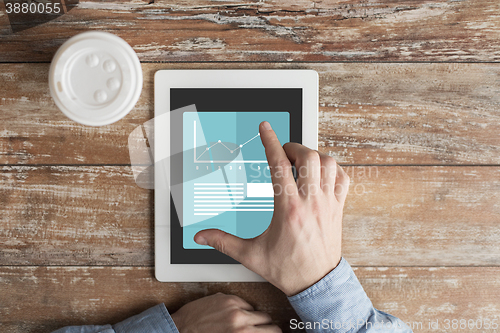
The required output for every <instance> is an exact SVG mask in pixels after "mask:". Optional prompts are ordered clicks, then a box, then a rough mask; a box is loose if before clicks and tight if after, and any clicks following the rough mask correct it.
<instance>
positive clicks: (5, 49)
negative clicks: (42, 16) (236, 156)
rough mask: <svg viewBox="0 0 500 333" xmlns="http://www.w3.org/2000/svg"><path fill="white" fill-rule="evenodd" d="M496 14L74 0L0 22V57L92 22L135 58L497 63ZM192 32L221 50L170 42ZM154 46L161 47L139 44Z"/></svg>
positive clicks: (20, 55) (417, 4) (460, 4)
mask: <svg viewBox="0 0 500 333" xmlns="http://www.w3.org/2000/svg"><path fill="white" fill-rule="evenodd" d="M499 12H500V4H499V2H498V1H496V0H476V1H472V0H468V1H437V0H434V1H429V0H415V1H405V2H404V3H401V2H395V1H379V2H366V1H362V2H360V1H355V0H347V1H341V2H338V1H328V2H322V1H320V2H313V1H265V2H264V1H251V2H247V1H245V2H232V1H220V2H217V3H215V4H214V2H212V1H183V2H177V1H176V3H175V4H172V3H171V2H166V1H154V2H152V3H148V2H147V1H118V0H114V1H106V2H102V1H81V2H80V3H79V4H78V6H76V7H75V8H73V9H72V10H71V11H70V12H68V13H67V14H65V15H64V16H63V17H60V18H58V19H55V20H53V21H50V22H47V23H46V24H42V25H39V26H37V27H34V28H31V29H28V30H25V31H22V32H21V33H16V34H14V33H12V32H11V30H10V27H9V25H8V21H7V20H0V31H1V32H2V35H3V36H2V39H1V40H0V61H1V62H19V61H37V62H39V61H50V60H51V58H52V56H53V54H54V53H55V51H56V50H57V48H58V47H59V46H60V45H61V44H62V43H63V42H64V41H65V40H67V39H68V38H69V37H71V36H73V35H75V34H77V33H80V32H82V31H85V30H89V29H90V30H104V31H109V32H113V33H116V34H118V35H119V36H121V37H123V38H124V39H125V40H126V41H127V42H128V43H130V44H131V45H132V47H134V48H135V49H136V52H138V54H139V58H140V59H141V61H273V62H286V61H289V60H291V61H460V62H462V61H463V62H470V61H480V62H483V61H489V62H491V61H499V60H500V41H499V39H498V34H499V33H500V16H499ZM117 27H118V28H120V27H124V29H118V30H117ZM152 31H153V32H154V33H151V32H152ZM195 38H210V39H214V38H216V39H220V40H221V43H223V44H224V45H225V47H224V48H223V49H222V48H214V49H211V52H210V53H207V52H205V51H206V50H205V49H196V48H192V49H189V50H188V51H186V50H180V49H178V48H176V47H175V45H178V44H179V43H188V41H189V40H193V39H195ZM152 43H159V44H161V45H163V46H165V47H163V48H160V49H158V50H157V52H151V51H148V50H141V48H140V47H137V46H140V45H147V44H152Z"/></svg>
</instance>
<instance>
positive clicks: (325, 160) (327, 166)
mask: <svg viewBox="0 0 500 333" xmlns="http://www.w3.org/2000/svg"><path fill="white" fill-rule="evenodd" d="M319 157H320V161H321V189H322V190H323V192H325V193H326V194H334V192H335V182H336V178H337V162H336V161H335V159H334V158H333V157H331V156H328V155H326V154H323V153H319Z"/></svg>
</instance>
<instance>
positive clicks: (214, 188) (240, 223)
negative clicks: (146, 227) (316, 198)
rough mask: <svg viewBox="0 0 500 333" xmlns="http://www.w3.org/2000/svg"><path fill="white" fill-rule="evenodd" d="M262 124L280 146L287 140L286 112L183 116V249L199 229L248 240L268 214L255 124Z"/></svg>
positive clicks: (268, 188)
mask: <svg viewBox="0 0 500 333" xmlns="http://www.w3.org/2000/svg"><path fill="white" fill-rule="evenodd" d="M264 120H265V121H268V122H269V123H270V124H271V126H272V127H273V130H274V131H275V133H276V135H277V137H278V139H279V140H280V142H281V144H283V143H285V142H288V141H289V140H290V115H289V113H288V112H184V114H183V152H184V155H183V213H182V220H183V221H182V224H183V246H184V248H186V249H201V248H207V246H201V245H198V244H196V243H195V242H194V241H193V236H194V235H195V234H196V233H197V232H198V231H200V230H203V229H207V228H218V229H221V230H224V231H226V232H228V233H232V234H234V235H236V236H239V237H243V238H249V237H255V236H257V235H259V234H260V233H262V232H263V231H264V230H265V229H266V228H267V227H268V225H269V222H270V220H271V217H272V213H273V211H274V200H273V199H274V198H273V190H272V183H271V177H270V172H269V167H268V164H267V159H266V155H265V150H264V147H263V145H262V142H261V139H260V135H259V124H260V123H261V122H262V121H264Z"/></svg>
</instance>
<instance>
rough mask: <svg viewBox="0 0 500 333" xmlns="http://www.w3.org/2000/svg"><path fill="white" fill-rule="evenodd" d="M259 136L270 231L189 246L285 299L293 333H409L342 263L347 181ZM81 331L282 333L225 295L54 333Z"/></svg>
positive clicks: (301, 150)
mask: <svg viewBox="0 0 500 333" xmlns="http://www.w3.org/2000/svg"><path fill="white" fill-rule="evenodd" d="M259 131H260V137H261V139H262V144H263V145H264V148H265V150H266V156H267V161H268V163H269V167H270V170H271V178H272V182H273V189H274V214H273V218H272V220H271V223H270V225H269V227H268V228H267V230H266V231H264V233H262V234H261V235H260V236H257V237H255V238H252V239H242V238H238V237H236V236H233V235H231V234H228V233H225V232H223V231H221V230H216V229H209V230H203V231H200V232H198V233H197V234H196V235H195V237H194V240H195V241H196V242H197V243H198V244H201V245H210V246H212V247H214V248H215V249H217V250H219V251H220V252H223V253H225V254H227V255H228V256H230V257H233V258H234V259H236V260H237V261H239V262H240V263H242V264H243V265H244V266H246V267H247V268H248V269H250V270H252V271H254V272H255V273H257V274H259V275H260V276H262V277H263V278H265V279H266V280H268V281H269V282H270V283H272V284H273V285H275V286H276V287H277V288H279V289H281V290H282V291H283V292H284V293H285V294H286V295H287V296H289V297H288V300H289V301H290V303H291V305H292V306H293V308H294V309H295V311H296V312H297V314H298V315H299V317H300V319H301V320H302V321H298V320H297V319H295V318H294V319H291V320H290V323H289V329H291V330H295V329H305V330H306V331H307V332H309V333H311V332H313V333H320V332H321V333H323V332H329V333H330V332H334V333H346V332H350V333H355V332H365V333H367V332H370V333H371V332H374V333H375V332H401V333H402V332H404V333H410V332H411V329H410V328H409V327H408V326H406V325H405V324H404V322H403V321H401V320H400V319H398V318H396V317H394V316H392V315H390V314H387V313H385V312H382V311H379V310H377V309H375V308H374V307H373V305H372V303H371V301H370V299H369V298H368V296H367V295H366V293H365V291H364V290H363V287H362V286H361V284H360V283H359V281H358V279H357V278H356V275H355V274H354V271H353V270H352V269H351V267H350V266H349V264H348V263H347V261H346V260H345V259H344V258H342V257H341V242H342V210H343V207H344V202H345V199H346V196H347V190H348V186H349V177H348V176H347V174H346V173H345V172H344V171H343V170H342V168H341V167H340V166H339V165H338V164H337V163H336V162H335V160H334V159H333V158H331V157H329V156H327V155H324V154H321V153H319V152H317V151H314V150H311V149H309V148H306V147H304V146H302V145H300V144H298V143H286V144H285V145H284V146H283V147H282V146H281V144H280V142H279V140H278V138H277V137H276V134H275V133H274V131H273V130H272V128H271V126H270V125H269V123H267V122H263V123H261V124H260V128H259ZM292 165H293V166H294V167H295V170H296V175H297V181H295V178H294V175H293V173H292ZM257 306H258V305H257ZM83 328H85V332H89V333H90V332H91V333H97V332H103V329H106V332H107V331H109V332H113V333H122V332H123V333H125V332H131V333H142V332H149V333H179V332H180V333H186V332H192V333H196V332H203V333H221V332H228V333H237V332H255V333H274V332H281V328H280V327H278V326H277V325H276V324H275V323H274V322H273V320H272V318H271V317H270V316H269V315H268V314H266V313H264V312H262V311H261V310H256V309H255V308H254V307H253V306H252V305H250V304H249V303H247V302H246V301H244V300H243V299H241V298H239V297H237V296H234V295H223V294H216V295H210V296H206V297H203V298H200V299H198V300H195V301H192V302H190V303H188V304H186V305H184V306H183V307H181V308H180V309H179V310H178V311H177V312H175V313H172V314H169V312H168V311H167V309H166V307H165V305H164V304H159V305H157V306H155V307H153V308H151V309H148V310H146V311H144V312H143V313H141V314H139V315H137V316H134V317H131V318H129V319H127V320H125V321H123V322H120V323H118V324H116V325H113V326H111V325H106V326H85V327H84V326H82V327H77V326H73V327H66V328H63V329H61V330H58V331H57V333H76V332H82V331H83Z"/></svg>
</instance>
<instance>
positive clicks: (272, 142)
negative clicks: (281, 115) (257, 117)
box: [259, 121, 297, 195]
mask: <svg viewBox="0 0 500 333" xmlns="http://www.w3.org/2000/svg"><path fill="white" fill-rule="evenodd" d="M259 133H260V139H261V140H262V144H263V145H264V148H265V151H266V158H267V162H268V164H269V169H270V170H271V178H272V182H273V187H279V190H280V191H279V193H283V192H284V193H287V194H290V195H293V194H296V193H297V186H296V184H295V180H294V179H293V174H292V165H291V164H290V161H289V160H288V157H287V156H286V153H285V151H284V150H283V147H282V146H281V143H280V141H279V140H278V137H277V136H276V133H274V131H273V129H272V128H271V125H270V124H269V123H268V122H267V121H263V122H262V123H260V126H259ZM284 190H286V191H284ZM276 192H277V189H276V188H275V193H276Z"/></svg>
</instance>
